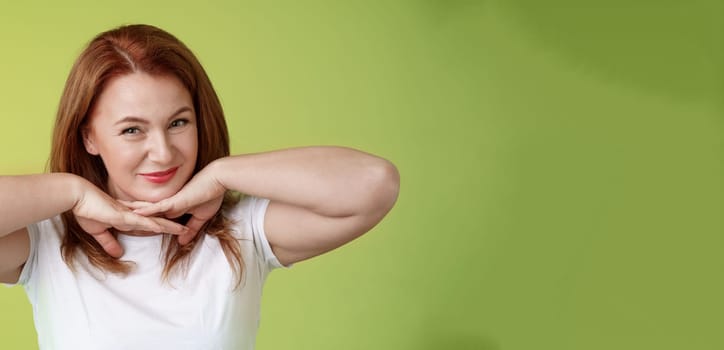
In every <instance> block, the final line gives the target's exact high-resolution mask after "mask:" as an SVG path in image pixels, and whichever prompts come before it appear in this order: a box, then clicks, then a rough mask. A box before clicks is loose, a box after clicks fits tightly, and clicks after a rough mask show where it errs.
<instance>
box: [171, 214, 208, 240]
mask: <svg viewBox="0 0 724 350" xmlns="http://www.w3.org/2000/svg"><path fill="white" fill-rule="evenodd" d="M206 221H207V220H204V219H200V218H197V217H195V216H192V217H191V219H189V221H188V222H187V223H186V227H188V229H189V231H188V233H187V234H184V235H181V236H179V237H178V243H179V244H181V245H185V244H187V243H189V242H191V240H193V239H194V237H196V235H197V234H198V233H199V230H201V228H202V227H204V224H205V223H206Z"/></svg>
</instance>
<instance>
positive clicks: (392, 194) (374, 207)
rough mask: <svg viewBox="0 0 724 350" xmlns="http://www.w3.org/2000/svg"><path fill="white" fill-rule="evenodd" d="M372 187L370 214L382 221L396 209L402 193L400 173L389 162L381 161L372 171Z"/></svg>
mask: <svg viewBox="0 0 724 350" xmlns="http://www.w3.org/2000/svg"><path fill="white" fill-rule="evenodd" d="M370 178H371V182H372V184H371V186H370V187H369V188H370V189H372V190H371V191H369V193H370V195H371V199H370V204H371V207H370V212H371V213H372V215H373V216H378V217H379V218H380V219H381V218H382V217H383V216H385V215H386V214H387V213H388V212H389V211H390V210H391V209H392V207H394V205H395V203H396V202H397V197H398V196H399V193H400V172H399V171H398V170H397V167H396V166H395V165H394V164H392V162H390V161H388V160H384V159H383V160H381V161H380V163H379V164H378V165H377V166H375V167H374V169H373V170H372V175H371V176H370Z"/></svg>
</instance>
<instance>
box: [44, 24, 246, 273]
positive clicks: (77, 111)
mask: <svg viewBox="0 0 724 350" xmlns="http://www.w3.org/2000/svg"><path fill="white" fill-rule="evenodd" d="M134 72H144V73H146V74H150V75H167V74H170V75H173V76H175V77H177V78H178V79H179V80H180V81H181V82H182V83H183V85H184V86H185V87H186V89H187V90H188V91H189V93H190V94H191V98H192V100H193V104H194V109H195V111H196V118H197V128H198V129H197V130H198V135H197V137H198V155H197V159H196V167H195V169H194V172H193V173H194V174H196V173H197V172H199V171H200V170H201V169H203V168H204V167H205V166H206V165H207V164H209V163H210V162H212V161H213V160H215V159H218V158H221V157H224V156H228V155H229V134H228V130H227V127H226V121H225V119H224V113H223V110H222V107H221V103H220V102H219V98H218V96H217V95H216V92H215V91H214V88H213V86H212V85H211V81H210V80H209V78H208V76H207V75H206V72H205V71H204V69H203V67H202V66H201V64H200V63H199V61H198V59H196V57H195V56H194V54H193V53H192V52H191V50H189V49H188V48H187V47H186V46H185V45H184V44H183V43H182V42H181V41H180V40H178V39H177V38H176V37H174V36H173V35H171V34H170V33H168V32H166V31H163V30H161V29H159V28H156V27H154V26H150V25H141V24H137V25H127V26H121V27H118V28H116V29H112V30H109V31H106V32H103V33H101V34H99V35H98V36H96V37H95V38H94V39H93V40H92V41H91V42H90V43H89V44H88V46H87V47H86V48H85V50H83V52H82V53H81V54H80V56H79V57H78V59H77V60H76V61H75V63H74V64H73V68H72V69H71V71H70V74H69V76H68V80H67V81H66V84H65V89H64V90H63V95H62V97H61V99H60V105H59V107H58V114H57V118H56V122H55V128H54V132H53V141H52V150H51V155H50V159H49V167H50V171H51V172H66V173H72V174H76V175H78V176H81V177H83V178H85V179H87V180H89V181H90V182H91V183H93V184H94V185H95V186H98V188H100V189H102V190H104V191H106V192H108V184H107V182H108V173H107V170H106V168H105V166H104V165H103V161H102V160H101V159H100V157H99V156H94V155H91V154H89V153H88V152H86V150H85V148H84V146H83V137H82V134H81V130H82V129H83V128H84V127H85V126H86V123H87V121H88V119H89V118H88V116H89V113H90V111H91V110H92V109H93V106H94V103H95V102H96V99H97V98H98V96H99V95H100V94H101V92H102V91H103V89H104V87H105V86H106V84H108V83H109V82H110V81H111V80H112V79H113V78H115V77H119V76H123V75H126V74H131V73H134ZM238 200H239V198H238V196H235V195H234V194H233V193H231V192H227V194H226V195H225V196H224V202H223V204H222V209H221V210H219V212H217V213H216V215H215V216H214V217H213V218H212V219H211V220H209V222H207V224H206V226H205V227H204V228H203V229H202V231H200V232H205V234H206V235H210V236H214V237H216V238H218V240H219V242H220V244H221V247H222V250H223V252H224V254H225V255H226V259H227V260H228V262H229V265H230V266H231V268H232V270H233V271H234V273H235V275H236V277H237V286H238V285H239V283H240V282H241V276H242V273H243V270H244V261H243V259H242V256H241V247H240V245H239V242H238V241H237V240H236V238H234V236H233V235H232V232H231V228H230V227H231V222H230V220H229V219H227V218H226V217H225V216H224V215H223V214H222V212H223V211H224V209H227V208H229V207H230V206H232V205H233V204H234V203H236V202H238ZM61 217H62V220H63V224H64V225H65V229H66V232H65V235H64V237H63V243H62V245H61V252H62V256H63V260H64V261H65V262H66V264H67V265H68V266H69V267H70V268H71V269H73V270H74V262H75V261H76V254H77V253H78V252H82V253H85V255H86V256H87V257H88V261H89V262H90V263H91V264H92V265H93V266H95V267H97V268H99V269H101V270H102V271H106V272H112V273H120V274H124V275H125V274H128V273H129V272H130V271H131V269H132V266H133V265H132V263H131V262H128V261H122V260H119V259H116V258H113V257H112V256H110V255H109V254H108V253H106V252H105V251H104V250H103V248H102V247H101V245H100V244H98V242H97V241H96V240H95V239H94V238H93V237H92V236H91V235H89V234H87V233H86V232H85V231H83V229H82V228H81V227H80V225H79V224H78V222H77V221H76V219H75V216H73V214H72V212H70V211H68V212H65V213H62V214H61ZM202 237H203V234H198V235H197V236H196V237H195V238H194V240H193V241H191V242H190V243H189V244H187V245H185V246H181V245H179V244H178V242H177V240H175V239H171V238H172V237H171V236H170V235H164V238H163V242H164V247H166V254H165V260H166V264H165V267H164V270H163V274H162V279H163V280H164V281H168V279H169V276H170V275H171V274H172V273H173V272H174V271H176V270H177V269H178V268H179V267H182V266H184V265H185V263H186V262H188V258H189V256H190V253H191V251H193V249H194V247H195V246H196V244H197V243H198V241H199V239H200V238H202Z"/></svg>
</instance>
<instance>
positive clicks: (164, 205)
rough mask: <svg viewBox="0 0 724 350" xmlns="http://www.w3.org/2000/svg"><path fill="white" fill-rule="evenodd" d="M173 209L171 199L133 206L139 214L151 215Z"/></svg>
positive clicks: (134, 210)
mask: <svg viewBox="0 0 724 350" xmlns="http://www.w3.org/2000/svg"><path fill="white" fill-rule="evenodd" d="M171 209H173V202H171V201H169V200H163V201H160V202H158V203H149V205H146V206H139V207H137V208H133V212H134V213H136V214H138V215H143V216H150V215H154V214H158V213H166V212H168V211H170V210H171Z"/></svg>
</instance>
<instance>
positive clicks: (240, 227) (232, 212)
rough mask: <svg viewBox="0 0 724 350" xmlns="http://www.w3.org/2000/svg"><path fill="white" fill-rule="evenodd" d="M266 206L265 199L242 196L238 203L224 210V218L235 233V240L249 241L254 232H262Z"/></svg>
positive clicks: (267, 202)
mask: <svg viewBox="0 0 724 350" xmlns="http://www.w3.org/2000/svg"><path fill="white" fill-rule="evenodd" d="M268 205H269V200H268V199H266V198H261V197H254V196H248V195H242V197H241V198H240V199H239V201H237V202H236V203H235V204H233V205H232V206H230V207H229V208H226V209H225V211H224V216H225V217H226V218H227V219H228V220H230V221H231V225H232V227H233V228H234V229H235V231H237V232H236V234H237V235H238V237H237V238H239V239H248V240H251V239H253V236H254V232H255V231H256V232H258V231H262V228H263V223H264V215H265V213H266V208H267V206H268Z"/></svg>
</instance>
